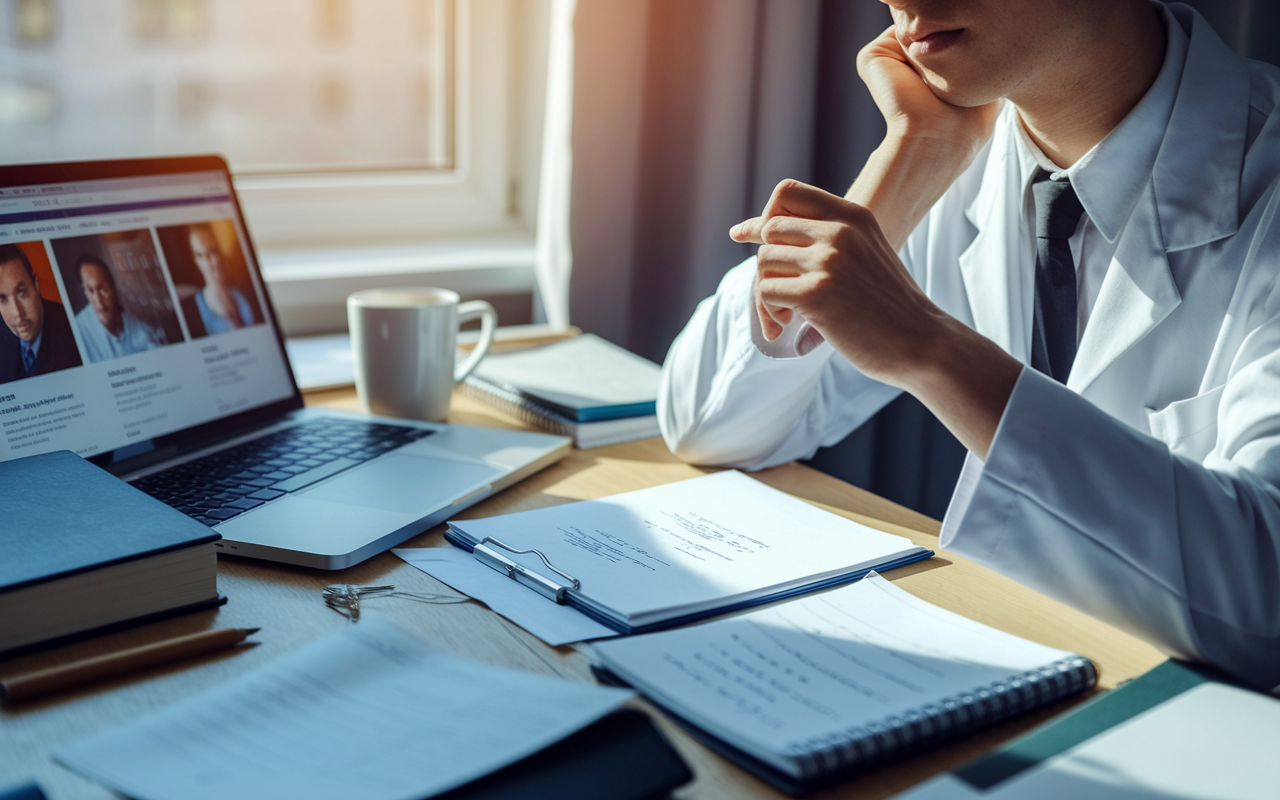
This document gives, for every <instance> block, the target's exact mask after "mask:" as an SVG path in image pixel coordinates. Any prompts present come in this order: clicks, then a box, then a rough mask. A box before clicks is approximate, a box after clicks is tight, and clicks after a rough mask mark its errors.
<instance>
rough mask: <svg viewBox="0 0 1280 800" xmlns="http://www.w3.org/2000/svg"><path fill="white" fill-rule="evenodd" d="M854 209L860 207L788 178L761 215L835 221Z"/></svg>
mask: <svg viewBox="0 0 1280 800" xmlns="http://www.w3.org/2000/svg"><path fill="white" fill-rule="evenodd" d="M851 208H859V206H856V205H855V204H853V203H850V202H849V201H848V200H845V199H844V198H843V197H839V196H837V195H834V194H831V193H830V192H827V191H823V190H822V189H819V188H818V187H816V186H810V185H809V184H807V183H801V182H800V181H797V180H792V179H790V178H788V179H786V180H784V181H782V182H781V183H779V184H778V185H777V186H776V187H774V189H773V194H772V195H770V196H769V202H768V203H766V204H765V207H764V213H763V214H762V215H761V216H762V217H766V218H768V217H776V216H783V217H803V218H804V219H820V220H833V221H834V220H840V219H845V218H846V217H847V216H848V214H849V210H850V209H851ZM762 224H763V223H762Z"/></svg>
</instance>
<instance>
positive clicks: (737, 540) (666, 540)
mask: <svg viewBox="0 0 1280 800" xmlns="http://www.w3.org/2000/svg"><path fill="white" fill-rule="evenodd" d="M450 528H451V531H452V533H453V535H454V536H456V537H458V538H460V539H462V540H463V541H465V542H467V543H468V544H469V545H474V544H475V543H477V542H479V541H481V540H483V539H484V538H486V537H492V538H494V539H496V540H498V541H501V542H503V543H504V544H506V545H509V546H511V547H513V548H516V549H521V550H524V549H532V548H536V549H538V550H540V551H541V552H542V553H544V554H545V555H546V556H547V558H548V559H550V561H551V563H552V564H554V565H556V567H557V568H559V569H561V570H563V571H564V572H566V573H568V574H569V575H572V576H574V577H575V578H577V579H578V580H579V581H580V582H581V589H580V591H578V592H575V593H574V596H575V597H576V598H578V599H580V600H581V601H582V602H583V603H584V604H586V605H589V606H590V607H591V608H592V609H593V610H595V611H596V612H598V613H600V614H601V615H605V616H609V617H611V618H616V619H619V620H620V621H621V622H623V623H624V624H629V625H632V626H636V627H638V626H641V625H645V624H649V623H652V622H656V621H661V620H662V619H664V618H675V617H678V616H680V615H682V614H688V613H698V612H700V611H702V610H705V609H711V608H718V607H721V606H725V605H729V604H733V603H736V602H742V601H750V600H752V599H754V598H759V597H765V596H769V595H771V594H773V593H775V592H779V591H786V590H789V589H793V588H796V587H802V586H806V585H809V584H812V583H815V582H818V581H822V580H825V579H827V578H830V577H833V576H839V575H843V574H849V573H852V572H856V571H859V570H865V569H868V568H872V567H876V566H879V565H882V564H885V563H889V562H891V561H893V560H896V559H900V558H904V557H908V556H912V555H918V556H921V557H923V556H924V555H927V553H928V551H926V550H925V549H924V548H922V547H918V546H916V545H913V544H912V543H911V542H910V541H909V540H907V539H905V538H903V537H901V536H893V535H891V534H887V533H883V532H881V531H877V530H874V529H872V528H868V527H866V526H864V525H860V524H858V523H856V522H853V521H851V520H848V519H845V518H843V517H840V516H837V515H835V514H831V513H828V512H826V511H823V510H821V509H819V508H816V507H814V506H812V505H810V504H808V503H805V502H804V501H802V500H798V499H796V498H794V497H792V496H790V495H788V494H785V493H783V492H780V491H778V490H776V489H772V488H770V487H769V486H766V485H765V484H762V483H760V482H759V481H756V480H753V479H752V478H749V477H747V476H746V475H743V474H742V473H740V472H733V471H727V472H720V473H716V474H713V475H707V476H704V477H700V478H694V479H691V480H686V481H680V482H678V483H672V484H667V485H665V486H659V487H656V488H652V489H645V490H642V491H638V492H630V493H627V494H620V495H615V496H613V497H606V498H603V499H600V500H591V501H587V502H582V503H571V504H568V505H561V506H555V507H552V508H544V509H537V510H534V511H526V512H522V513H519V514H510V515H507V516H504V517H490V518H487V519H478V520H465V521H456V522H453V523H451V524H450ZM513 560H516V561H518V562H519V563H521V564H523V565H526V566H528V567H529V568H530V569H532V570H535V571H536V570H539V569H542V566H541V564H540V562H539V561H538V559H537V558H536V557H532V556H526V557H513Z"/></svg>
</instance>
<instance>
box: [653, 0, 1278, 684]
mask: <svg viewBox="0 0 1280 800" xmlns="http://www.w3.org/2000/svg"><path fill="white" fill-rule="evenodd" d="M1171 9H1172V12H1173V15H1174V18H1175V19H1176V20H1177V23H1178V24H1179V25H1181V27H1182V28H1183V30H1185V31H1186V32H1187V33H1188V34H1189V36H1190V42H1189V45H1188V49H1187V52H1186V62H1185V68H1184V69H1183V71H1182V78H1181V83H1180V84H1179V87H1178V92H1177V98H1176V101H1175V103H1174V106H1173V110H1172V113H1171V115H1170V117H1169V119H1168V124H1167V126H1166V127H1165V128H1164V131H1163V138H1162V139H1161V140H1160V143H1159V147H1158V149H1156V150H1155V151H1154V165H1153V166H1152V167H1151V169H1150V172H1149V177H1146V178H1145V179H1144V180H1143V181H1141V182H1140V184H1139V185H1140V186H1141V191H1140V195H1139V196H1138V197H1137V198H1136V202H1135V204H1134V206H1133V210H1132V213H1131V214H1129V216H1128V217H1127V222H1126V223H1124V224H1123V226H1122V227H1121V228H1120V229H1119V230H1116V231H1113V232H1112V234H1113V235H1114V236H1116V237H1118V241H1117V242H1116V250H1115V256H1114V258H1113V259H1112V261H1111V264H1110V267H1109V269H1108V270H1107V272H1106V277H1105V278H1104V280H1103V284H1102V286H1101V288H1100V290H1099V293H1098V296H1097V300H1096V303H1095V305H1094V308H1093V309H1092V311H1091V314H1090V318H1089V322H1088V326H1087V327H1086V328H1085V330H1084V333H1083V337H1082V339H1081V342H1080V347H1079V351H1078V354H1077V356H1076V360H1075V364H1074V368H1073V370H1072V373H1071V375H1070V377H1069V380H1068V383H1067V385H1066V386H1062V385H1060V384H1058V383H1056V382H1055V381H1053V380H1052V379H1051V378H1048V377H1046V376H1044V375H1042V374H1040V373H1038V372H1036V371H1034V370H1032V369H1030V368H1027V369H1024V370H1023V373H1022V375H1021V377H1020V379H1019V381H1018V384H1017V386H1016V388H1015V390H1014V392H1013V395H1012V396H1011V397H1010V400H1009V404H1008V406H1007V408H1006V410H1005V414H1004V417H1003V418H1002V420H1001V423H1000V428H999V430H998V431H997V434H996V437H995V439H994V441H993V443H992V446H991V449H990V451H989V453H988V458H987V461H986V463H985V464H984V463H982V462H981V461H980V460H978V459H977V458H975V457H973V456H970V457H969V460H968V462H967V463H966V466H965V471H964V474H963V475H962V476H961V481H960V486H959V487H958V489H957V492H956V495H955V497H954V498H953V500H952V504H951V507H950V509H949V510H948V514H947V519H946V520H945V522H944V526H943V534H942V542H941V544H942V546H943V547H946V548H948V549H951V550H954V551H955V552H958V553H960V554H962V555H965V556H967V557H969V558H972V559H974V560H975V561H978V562H980V563H983V564H986V565H988V566H990V567H992V568H994V569H996V570H999V571H1000V572H1002V573H1005V574H1007V575H1009V576H1011V577H1013V578H1015V579H1017V580H1019V581H1022V582H1023V583H1026V584H1027V585H1029V586H1032V587H1033V588H1035V589H1037V590H1039V591H1041V592H1044V593H1045V594H1048V595H1050V596H1052V597H1056V598H1058V599H1060V600H1063V601H1065V602H1067V603H1069V604H1071V605H1074V606H1076V607H1078V608H1081V609H1083V610H1085V611H1087V612H1089V613H1092V614H1094V615H1096V616H1098V617H1100V618H1102V619H1104V620H1107V621H1109V622H1111V623H1113V624H1115V625H1118V626H1120V627H1122V628H1125V629H1128V630H1130V631H1132V632H1134V633H1137V634H1138V635H1140V636H1143V637H1145V638H1147V639H1148V640H1151V641H1153V642H1155V643H1157V644H1158V645H1160V646H1162V647H1163V648H1164V649H1166V650H1167V651H1168V652H1169V653H1171V654H1174V655H1178V656H1182V657H1187V658H1193V659H1198V660H1203V661H1207V662H1210V663H1213V664H1216V665H1218V666H1220V667H1222V668H1224V669H1226V670H1228V671H1230V672H1232V673H1234V674H1236V675H1237V676H1239V677H1241V678H1243V679H1245V680H1247V681H1249V682H1251V683H1252V684H1254V685H1255V686H1259V687H1262V688H1267V689H1271V688H1273V687H1277V685H1280V281H1278V280H1277V279H1278V277H1280V112H1278V111H1277V106H1278V105H1280V70H1277V69H1275V68H1273V67H1269V66H1266V65H1263V64H1258V63H1254V62H1248V61H1244V60H1242V59H1240V58H1238V57H1237V56H1235V55H1234V54H1233V53H1232V52H1231V51H1230V50H1229V49H1228V48H1227V46H1226V45H1225V44H1224V43H1223V42H1222V40H1221V39H1219V38H1218V37H1217V35H1216V34H1215V33H1214V32H1213V31H1212V29H1211V28H1210V27H1209V25H1208V24H1207V23H1206V21H1205V20H1204V19H1203V17H1201V16H1199V15H1198V14H1196V13H1195V12H1193V11H1192V10H1191V9H1189V8H1187V7H1185V6H1171ZM1009 112H1010V109H1006V110H1005V113H1006V114H1007V113H1009ZM1006 122H1007V120H1006ZM1013 134H1016V131H1015V130H1014V129H1013V128H1012V127H1011V126H1010V125H1008V124H999V123H998V124H997V128H996V133H995V134H994V135H993V137H992V140H991V141H990V142H989V143H988V145H987V147H986V148H985V149H984V150H983V151H982V153H981V154H980V155H979V156H978V157H977V159H976V160H975V162H974V164H973V165H972V166H971V167H970V168H969V169H968V170H967V171H966V173H965V174H964V175H963V176H961V178H960V179H959V180H957V181H956V183H955V184H954V185H953V186H952V187H951V188H950V189H949V190H948V191H947V193H946V194H945V195H944V196H943V197H942V199H941V200H939V201H938V203H937V204H936V205H935V206H934V208H933V209H932V210H931V211H930V213H929V214H928V215H927V217H926V218H925V220H924V221H923V222H922V223H921V224H920V226H919V227H918V228H917V229H916V230H915V231H914V232H913V233H912V235H911V237H910V239H909V241H908V244H907V246H906V247H905V248H904V250H903V253H902V256H903V261H904V263H905V264H906V265H907V268H908V269H909V270H910V271H911V273H912V275H913V276H914V277H915V278H916V280H917V281H918V282H919V283H920V285H921V286H922V287H923V288H924V289H925V290H926V291H927V292H928V294H929V295H930V296H931V297H932V298H933V299H934V301H935V302H937V303H938V304H939V305H940V306H941V307H942V308H943V309H945V310H946V311H947V312H948V313H950V314H952V315H954V316H956V317H957V318H958V319H960V320H962V321H964V322H965V323H967V324H969V325H971V326H972V327H974V328H975V329H976V330H977V331H979V332H980V333H982V334H983V335H985V336H987V337H989V338H990V339H992V340H993V341H995V342H996V343H998V344H999V345H1000V346H1001V347H1003V348H1004V349H1005V350H1006V351H1008V352H1009V353H1010V354H1012V355H1013V356H1014V357H1016V358H1018V359H1021V360H1022V361H1023V362H1024V363H1025V362H1026V361H1027V360H1028V358H1029V343H1030V331H1031V320H1032V309H1033V296H1032V292H1033V287H1034V270H1033V267H1032V265H1031V264H1029V263H1025V262H1026V260H1027V258H1026V257H1024V250H1023V247H1024V242H1025V237H1026V236H1027V235H1028V234H1027V233H1026V231H1025V225H1024V216H1023V213H1024V209H1023V207H1022V205H1021V188H1022V187H1021V184H1020V183H1019V170H1018V166H1017V164H1016V163H1015V162H1014V160H1013V159H1011V158H1009V157H1007V155H1005V154H1007V153H1009V152H1012V149H1011V142H1010V141H1009V139H1008V137H1009V136H1010V135H1013ZM1011 254H1012V255H1011ZM753 277H754V260H751V261H748V262H747V263H745V264H743V265H740V266H739V267H737V268H735V269H734V270H732V271H731V272H730V273H729V274H728V275H727V276H726V277H725V279H724V281H723V282H722V284H721V286H720V288H719V290H718V291H717V293H716V295H714V296H713V297H711V298H708V299H707V300H705V301H704V302H703V303H702V304H701V305H700V306H699V307H698V310H697V311H696V312H695V314H694V316H693V318H692V319H691V320H690V322H689V324H688V326H687V327H686V329H685V331H684V332H683V333H682V334H681V335H680V337H679V338H678V339H677V340H676V342H675V343H674V344H673V345H672V348H671V352H670V354H669V356H668V358H667V361H666V364H665V365H664V370H663V389H662V392H661V395H660V399H659V421H660V424H661V427H662V431H663V436H664V437H665V438H666V440H667V442H668V444H669V445H670V446H671V448H672V450H673V451H674V452H675V453H676V454H677V455H680V456H681V457H682V458H685V459H686V460H689V461H692V462H696V463H704V464H721V465H733V466H739V467H743V468H747V469H754V468H761V467H765V466H769V465H772V464H776V463H781V462H784V461H788V460H791V459H795V458H802V457H806V456H808V455H810V454H812V453H813V451H814V450H816V448H817V447H819V446H823V445H830V444H834V443H835V442H837V441H839V440H840V439H842V438H844V437H845V436H846V435H847V434H848V433H849V432H850V431H851V430H852V429H853V428H855V427H856V426H857V425H859V424H861V423H862V422H863V421H865V420H866V419H867V418H869V417H870V416H871V415H873V414H874V413H875V412H876V411H877V410H879V408H881V407H882V406H883V405H884V404H885V403H887V402H888V401H889V400H891V399H892V398H893V397H894V396H895V395H896V390H894V389H892V388H890V387H887V386H885V385H883V384H880V383H877V382H875V381H872V380H871V379H869V378H867V377H865V376H863V375H862V374H861V373H859V372H858V371H857V370H856V369H855V368H854V367H853V366H852V365H850V364H849V363H848V362H847V361H846V360H845V359H844V358H843V357H841V356H840V355H838V354H836V353H834V351H833V350H832V348H831V346H830V345H829V344H823V345H822V346H820V347H818V348H817V349H816V350H814V351H813V352H811V353H808V354H807V355H805V356H803V357H799V358H790V359H784V358H770V357H769V356H766V355H765V354H764V353H762V352H761V348H760V347H758V346H757V345H756V344H755V342H754V341H753V337H752V329H753V326H754V327H756V330H757V332H758V322H757V321H755V320H754V314H753V312H752V307H751V297H750V295H751V287H752V281H753ZM756 340H759V337H758V333H757V336H756ZM787 346H788V342H786V341H783V342H781V343H780V344H779V345H769V346H766V347H765V349H770V348H777V347H781V348H783V349H785V348H786V347H787ZM1086 655H1087V654H1086Z"/></svg>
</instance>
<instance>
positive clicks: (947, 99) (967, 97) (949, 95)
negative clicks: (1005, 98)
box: [924, 72, 1000, 108]
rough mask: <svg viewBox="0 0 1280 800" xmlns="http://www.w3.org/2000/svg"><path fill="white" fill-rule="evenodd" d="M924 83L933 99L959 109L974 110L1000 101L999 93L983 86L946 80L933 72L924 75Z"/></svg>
mask: <svg viewBox="0 0 1280 800" xmlns="http://www.w3.org/2000/svg"><path fill="white" fill-rule="evenodd" d="M924 82H925V85H926V86H928V87H929V91H931V92H933V96H934V97H936V98H938V99H939V100H941V101H942V102H944V103H947V104H949V105H953V106H959V107H960V108H976V107H977V106H984V105H986V104H987V103H990V102H991V101H993V100H999V99H1000V94H999V92H993V91H990V90H989V89H988V88H987V87H985V86H975V85H974V84H973V83H972V82H969V81H963V80H961V81H956V80H947V79H946V78H945V77H943V76H941V75H938V74H937V73H934V72H928V73H926V74H925V76H924Z"/></svg>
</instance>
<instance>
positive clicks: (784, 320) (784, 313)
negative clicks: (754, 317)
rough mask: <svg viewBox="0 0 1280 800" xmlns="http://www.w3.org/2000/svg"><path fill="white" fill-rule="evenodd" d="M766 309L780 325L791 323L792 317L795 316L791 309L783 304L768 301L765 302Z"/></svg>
mask: <svg viewBox="0 0 1280 800" xmlns="http://www.w3.org/2000/svg"><path fill="white" fill-rule="evenodd" d="M764 309H765V311H768V312H769V316H771V317H773V318H774V320H775V321H776V322H777V323H778V324H779V325H790V324H791V317H792V316H793V312H792V311H791V309H789V308H783V307H782V306H771V305H769V304H768V303H765V304H764Z"/></svg>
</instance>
